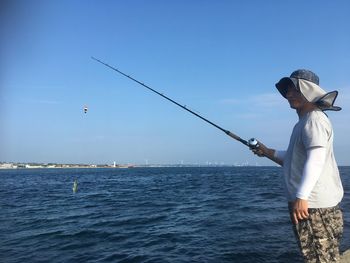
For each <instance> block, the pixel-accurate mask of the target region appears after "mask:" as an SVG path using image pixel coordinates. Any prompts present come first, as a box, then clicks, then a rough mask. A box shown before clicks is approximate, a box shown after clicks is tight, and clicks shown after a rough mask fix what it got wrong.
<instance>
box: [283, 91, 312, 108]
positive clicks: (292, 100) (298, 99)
mask: <svg viewBox="0 0 350 263" xmlns="http://www.w3.org/2000/svg"><path fill="white" fill-rule="evenodd" d="M286 98H287V100H288V102H289V105H290V107H291V108H292V109H296V110H297V109H302V108H303V107H304V106H305V105H306V104H307V103H308V101H307V100H306V99H305V98H304V96H303V95H302V94H301V92H300V91H298V90H297V89H295V88H294V87H292V86H289V87H288V89H287V93H286Z"/></svg>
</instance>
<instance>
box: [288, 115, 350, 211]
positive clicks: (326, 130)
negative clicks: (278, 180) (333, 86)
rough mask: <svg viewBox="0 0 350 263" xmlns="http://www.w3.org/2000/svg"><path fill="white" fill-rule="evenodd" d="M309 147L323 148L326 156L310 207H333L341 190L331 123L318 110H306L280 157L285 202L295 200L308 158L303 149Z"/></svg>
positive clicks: (338, 200)
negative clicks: (285, 195)
mask: <svg viewBox="0 0 350 263" xmlns="http://www.w3.org/2000/svg"><path fill="white" fill-rule="evenodd" d="M312 147H324V148H325V149H326V159H325V163H324V167H323V169H322V172H321V175H320V177H319V179H318V180H317V183H316V184H315V186H314V188H313V190H312V192H311V194H310V196H309V198H308V204H309V207H310V208H325V207H332V206H335V205H337V204H338V203H339V202H340V201H341V199H342V198H343V194H344V191H343V186H342V183H341V180H340V176H339V170H338V166H337V163H336V161H335V158H334V153H333V129H332V125H331V123H330V121H329V119H328V118H327V116H326V115H325V114H324V113H323V112H322V111H320V110H316V111H312V112H309V113H307V114H306V115H304V116H303V117H301V118H300V119H299V122H298V123H297V124H296V125H295V126H294V129H293V132H292V135H291V138H290V142H289V146H288V149H287V152H286V154H285V156H284V160H283V172H284V179H285V186H286V192H287V197H288V201H290V202H291V201H294V200H295V199H296V193H297V191H298V188H299V185H300V183H301V179H302V175H303V168H304V165H305V161H306V157H307V155H306V151H307V150H308V149H310V148H312Z"/></svg>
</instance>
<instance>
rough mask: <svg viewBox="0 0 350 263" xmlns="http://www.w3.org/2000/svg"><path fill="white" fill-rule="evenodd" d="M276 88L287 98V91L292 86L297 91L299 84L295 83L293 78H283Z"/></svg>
mask: <svg viewBox="0 0 350 263" xmlns="http://www.w3.org/2000/svg"><path fill="white" fill-rule="evenodd" d="M275 86H276V88H277V89H278V91H279V92H280V93H281V95H282V96H283V97H284V98H287V91H288V88H289V87H291V86H292V87H294V88H295V89H297V83H295V82H294V81H293V79H292V78H288V77H284V78H281V79H280V81H279V82H277V83H276V84H275Z"/></svg>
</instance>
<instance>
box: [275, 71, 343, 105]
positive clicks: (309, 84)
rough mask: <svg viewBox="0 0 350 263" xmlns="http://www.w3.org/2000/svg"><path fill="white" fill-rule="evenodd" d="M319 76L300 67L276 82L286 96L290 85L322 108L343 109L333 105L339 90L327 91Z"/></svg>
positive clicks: (279, 89)
mask: <svg viewBox="0 0 350 263" xmlns="http://www.w3.org/2000/svg"><path fill="white" fill-rule="evenodd" d="M319 82H320V79H319V77H318V76H317V75H316V74H315V73H313V72H312V71H310V70H306V69H298V70H296V71H294V72H293V73H292V74H291V75H290V77H284V78H282V79H281V80H280V81H279V82H278V83H276V88H277V89H278V91H279V92H280V93H281V94H282V96H283V97H285V98H286V94H287V90H288V88H289V87H294V88H295V89H297V90H298V91H300V92H301V94H303V96H304V97H305V99H306V100H307V101H309V102H312V103H314V104H315V105H316V106H317V107H319V108H320V109H321V110H323V111H325V110H333V111H339V110H341V108H340V107H338V106H333V104H334V101H335V99H336V98H337V96H338V91H331V92H326V91H324V90H323V89H322V88H321V87H320V86H319Z"/></svg>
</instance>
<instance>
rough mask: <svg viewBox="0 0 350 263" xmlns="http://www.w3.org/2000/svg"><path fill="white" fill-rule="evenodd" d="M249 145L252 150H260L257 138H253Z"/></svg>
mask: <svg viewBox="0 0 350 263" xmlns="http://www.w3.org/2000/svg"><path fill="white" fill-rule="evenodd" d="M247 145H248V146H249V148H250V149H258V148H259V143H258V141H257V140H256V139H255V138H251V139H249V140H248V142H247Z"/></svg>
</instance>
